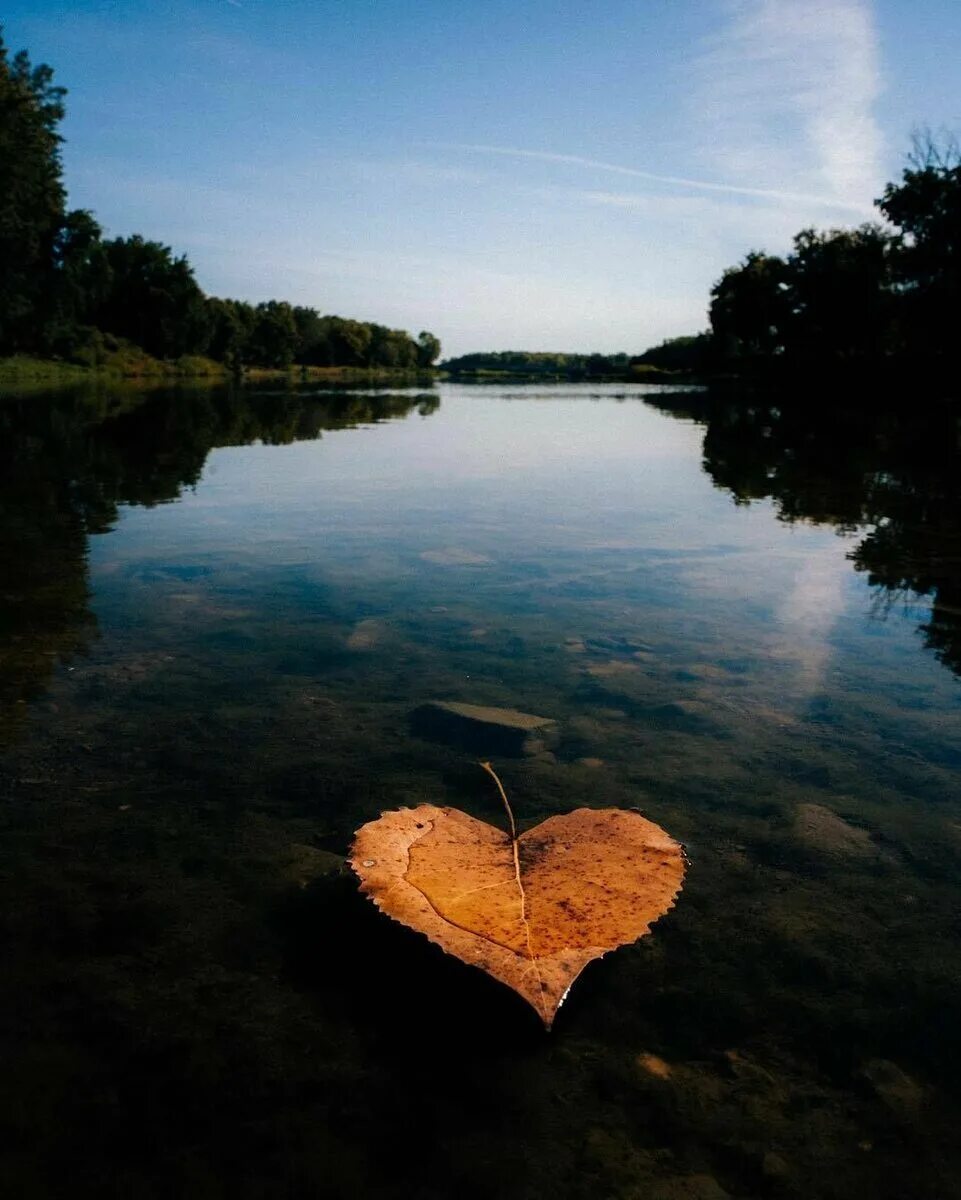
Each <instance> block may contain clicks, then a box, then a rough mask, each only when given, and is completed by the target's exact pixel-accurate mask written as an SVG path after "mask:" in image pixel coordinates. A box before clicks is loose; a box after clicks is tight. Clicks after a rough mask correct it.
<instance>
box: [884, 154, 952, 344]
mask: <svg viewBox="0 0 961 1200" xmlns="http://www.w3.org/2000/svg"><path fill="white" fill-rule="evenodd" d="M878 206H879V208H880V209H881V211H882V212H883V213H884V215H885V216H886V217H887V219H888V220H889V221H890V222H891V223H892V224H893V225H895V226H897V227H898V229H899V230H900V244H899V253H898V255H897V257H896V260H895V262H894V270H895V273H896V280H897V286H898V289H899V292H900V298H901V312H902V325H903V330H904V335H905V338H906V340H907V342H908V343H909V345H910V347H911V348H912V350H913V352H914V353H915V354H919V355H922V356H925V357H928V356H930V357H933V358H935V359H940V358H944V357H946V356H947V355H948V354H949V353H953V352H954V338H955V337H956V336H957V329H958V317H959V312H961V154H959V151H958V149H957V147H956V145H954V144H953V143H950V142H949V143H948V144H947V145H946V146H944V147H939V146H938V145H937V144H936V143H935V142H934V141H933V140H932V139H931V138H930V137H923V138H922V139H919V140H918V141H917V142H916V145H915V152H914V154H913V156H912V159H911V162H910V165H909V167H908V169H907V170H905V171H904V173H903V174H902V176H901V182H900V183H898V184H894V183H889V184H888V186H887V187H886V188H885V190H884V195H883V196H882V197H881V199H880V201H879V202H878Z"/></svg>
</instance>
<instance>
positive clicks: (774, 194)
mask: <svg viewBox="0 0 961 1200" xmlns="http://www.w3.org/2000/svg"><path fill="white" fill-rule="evenodd" d="M447 148H448V149H451V150H462V151H466V152H468V153H471V154H492V155H501V156H503V157H505V158H526V159H535V160H537V161H539V162H551V163H559V164H562V165H564V166H571V167H579V168H583V169H586V170H591V171H604V172H607V173H610V174H614V175H625V176H629V177H630V178H633V179H645V180H647V181H648V182H649V183H658V184H664V185H667V186H670V187H681V188H690V189H694V190H697V191H702V192H714V193H720V194H724V195H729V196H745V197H750V198H752V199H756V200H774V201H778V202H781V203H786V204H793V205H798V204H801V205H807V206H811V205H813V206H816V207H819V208H828V209H837V210H841V211H849V212H857V213H859V214H861V215H863V214H864V213H865V212H866V211H869V209H868V207H867V206H866V205H865V204H864V203H849V202H848V201H846V200H843V199H840V198H838V197H833V196H825V195H812V194H810V193H806V192H793V191H784V190H782V189H780V188H762V187H749V186H746V185H741V184H733V183H715V182H712V181H710V180H706V179H689V178H686V177H685V176H680V175H659V174H656V173H655V172H653V171H642V170H640V169H639V168H637V167H627V166H624V165H622V164H620V163H610V162H603V161H601V160H599V159H595V158H583V157H582V156H581V155H579V154H556V153H552V152H550V151H546V150H526V149H521V148H519V147H515V146H488V145H482V144H474V143H460V142H457V143H452V144H450V145H449V146H448V147H447Z"/></svg>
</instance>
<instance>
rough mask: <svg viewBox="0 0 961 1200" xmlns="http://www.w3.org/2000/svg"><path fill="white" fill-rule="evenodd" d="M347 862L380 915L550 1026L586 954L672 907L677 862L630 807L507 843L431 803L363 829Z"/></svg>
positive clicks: (507, 838)
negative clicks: (497, 985)
mask: <svg viewBox="0 0 961 1200" xmlns="http://www.w3.org/2000/svg"><path fill="white" fill-rule="evenodd" d="M491 774H493V772H491ZM495 779H496V776H495ZM505 804H506V798H505ZM508 813H510V808H509V806H508ZM511 824H512V826H513V817H512V818H511ZM350 861H351V866H352V867H353V868H354V870H355V871H356V873H357V874H358V875H359V876H360V879H361V891H363V892H365V893H366V894H367V895H368V896H369V897H370V898H371V899H372V900H373V901H374V903H375V904H376V905H377V906H378V908H380V909H381V910H382V911H383V912H385V913H386V914H387V915H388V916H390V917H393V918H394V919H395V920H396V921H400V922H401V923H402V924H404V925H407V926H409V927H410V928H411V929H416V930H417V931H418V932H420V933H423V934H425V935H426V936H427V937H428V938H430V940H431V941H432V942H436V943H437V944H438V945H439V946H440V947H441V948H442V949H444V950H446V951H447V952H448V953H450V954H454V955H456V956H457V957H458V958H460V959H462V960H463V961H464V962H466V963H470V964H471V965H472V966H475V967H480V968H481V970H483V971H486V972H487V973H488V975H492V976H493V977H494V978H495V979H498V980H500V982H501V983H505V984H507V986H508V987H511V988H513V989H514V991H515V992H517V993H518V994H519V995H521V996H523V997H524V999H525V1000H527V1001H528V1003H529V1004H531V1005H532V1006H533V1007H534V1008H535V1009H536V1011H537V1013H538V1015H539V1016H540V1017H541V1019H542V1020H543V1022H544V1024H545V1026H546V1027H547V1028H548V1029H550V1027H551V1024H552V1022H553V1020H554V1016H555V1015H556V1013H557V1010H558V1008H560V1006H561V1003H562V1001H563V1000H564V997H565V996H566V995H567V993H568V991H569V990H570V987H571V984H572V983H573V982H574V980H575V979H576V978H577V976H578V975H579V974H580V973H581V971H583V969H584V968H585V967H586V966H587V964H588V963H589V962H590V961H591V960H592V959H595V958H600V956H601V955H603V954H606V953H607V952H608V951H609V950H613V949H614V948H615V947H617V946H622V945H624V944H626V943H628V942H633V941H636V940H637V939H638V938H639V937H642V936H643V935H644V934H646V933H648V932H649V931H650V927H651V925H652V924H653V923H654V922H655V921H656V920H657V919H658V917H660V916H662V915H663V914H664V913H665V912H667V911H668V909H669V908H671V906H672V905H673V903H674V899H675V897H676V896H677V894H678V892H679V891H680V889H681V884H682V881H683V878H684V867H685V862H684V854H683V850H682V848H681V846H680V845H679V844H678V843H677V842H675V841H674V839H673V838H671V837H669V836H668V834H666V833H665V832H664V830H663V829H661V828H659V827H658V826H657V825H655V824H653V822H651V821H648V820H646V819H645V818H644V817H642V816H641V815H640V814H639V813H636V812H630V811H624V810H622V809H616V808H607V809H589V808H579V809H577V810H576V811H574V812H571V813H567V814H566V815H564V816H558V817H551V818H549V819H548V820H547V821H544V822H543V823H542V824H541V825H537V826H535V827H534V828H533V829H529V830H527V832H526V833H523V834H521V835H520V837H518V838H517V839H516V840H515V839H514V838H512V837H511V835H510V834H507V833H504V832H503V831H502V830H500V829H496V828H495V827H494V826H493V825H488V824H487V823H486V822H485V821H478V820H477V819H476V818H475V817H471V816H468V815H467V814H466V813H463V812H459V811H458V810H457V809H456V808H439V807H437V806H436V805H433V804H421V805H418V807H417V808H401V809H398V810H396V811H394V812H387V813H384V814H383V816H381V817H380V819H379V820H377V821H371V822H369V823H368V824H367V825H364V826H363V827H362V828H361V829H359V830H358V831H357V835H356V837H355V839H354V844H353V847H352V849H351V856H350Z"/></svg>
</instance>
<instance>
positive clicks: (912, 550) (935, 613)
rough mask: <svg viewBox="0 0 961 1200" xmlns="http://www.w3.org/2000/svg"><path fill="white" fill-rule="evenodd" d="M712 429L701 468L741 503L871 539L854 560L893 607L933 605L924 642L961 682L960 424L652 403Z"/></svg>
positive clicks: (737, 402)
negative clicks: (924, 600) (903, 602)
mask: <svg viewBox="0 0 961 1200" xmlns="http://www.w3.org/2000/svg"><path fill="white" fill-rule="evenodd" d="M649 403H652V404H654V405H656V407H658V408H660V409H661V410H662V411H664V412H668V413H671V414H673V415H675V416H682V417H686V418H688V419H693V420H695V421H697V422H699V423H701V424H703V425H704V427H705V433H704V469H705V471H706V472H707V473H708V475H709V476H710V478H711V479H712V481H713V482H714V484H715V485H716V486H717V487H718V488H723V489H726V490H727V491H729V492H730V493H731V495H732V496H733V497H734V500H735V503H737V504H749V503H750V502H751V501H753V500H762V499H768V498H770V499H771V500H773V501H774V503H775V506H776V511H777V514H778V517H779V518H780V519H781V520H783V521H787V522H795V521H807V522H812V523H814V524H818V525H833V526H835V527H836V528H837V529H838V530H840V531H844V532H847V533H860V534H863V536H862V537H861V539H860V541H859V542H858V543H857V545H856V546H855V548H854V549H853V550H852V551H851V553H850V555H849V557H850V559H851V562H852V564H853V566H854V569H855V570H856V571H862V572H865V573H866V574H867V577H868V580H869V581H870V583H871V584H872V585H873V586H875V587H877V588H880V589H883V591H884V603H885V604H886V605H887V604H893V603H896V602H897V600H898V599H899V598H905V599H914V598H916V597H921V596H924V597H930V598H931V613H930V617H929V618H928V620H927V621H926V622H925V623H924V624H923V625H922V626H921V631H922V632H923V634H924V637H925V642H926V645H927V646H928V648H929V649H931V650H933V651H934V653H935V654H936V655H937V657H938V658H939V659H940V661H941V662H943V663H944V665H945V666H947V667H949V668H950V669H951V670H952V671H954V672H956V673H957V674H961V417H959V416H958V413H957V410H956V408H953V407H952V406H950V405H947V404H932V403H927V402H925V401H924V400H921V401H920V402H918V403H917V404H914V403H911V402H906V401H905V399H904V398H903V397H902V398H900V401H899V403H898V404H897V406H896V407H884V406H883V405H879V406H878V407H876V408H873V409H865V408H860V407H859V408H848V407H846V406H845V405H844V403H843V401H841V400H837V401H834V402H832V403H830V404H827V403H825V402H823V401H820V402H818V403H803V402H801V403H798V401H797V399H796V398H794V397H792V398H791V400H790V401H789V402H785V403H783V404H781V403H778V402H776V401H775V400H773V399H772V398H770V397H767V396H756V397H751V398H744V397H733V398H732V397H730V396H725V395H721V394H717V393H703V394H689V395H685V396H684V397H675V396H657V397H653V398H651V399H649Z"/></svg>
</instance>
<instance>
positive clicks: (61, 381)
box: [0, 348, 435, 390]
mask: <svg viewBox="0 0 961 1200" xmlns="http://www.w3.org/2000/svg"><path fill="white" fill-rule="evenodd" d="M232 378H233V375H232V373H231V372H230V371H229V370H228V369H227V368H226V367H225V366H224V365H223V363H218V362H214V361H213V359H210V358H202V357H200V356H198V355H188V356H186V357H184V358H179V359H175V360H172V361H161V360H160V359H156V358H151V357H150V355H148V354H144V353H143V352H142V351H140V350H136V349H133V348H130V349H127V348H125V349H122V350H118V351H114V352H112V353H110V354H108V355H106V356H105V357H104V359H103V361H102V362H99V363H97V365H95V366H81V365H79V364H78V363H72V362H66V361H64V360H63V359H46V358H31V357H29V356H27V355H15V356H14V357H12V358H0V387H7V388H17V389H18V390H19V389H24V388H59V387H73V386H76V385H77V384H84V383H95V382H98V381H108V382H112V381H118V380H127V381H130V382H131V383H163V382H166V381H176V380H184V381H186V380H194V381H205V380H209V381H210V382H218V381H222V382H228V381H229V380H231V379H232ZM434 378H435V374H434V372H433V371H391V370H367V369H364V368H361V367H304V366H296V365H295V366H291V367H289V368H286V369H284V368H272V367H248V368H247V369H246V370H245V371H244V373H243V376H242V380H241V381H242V382H243V383H272V382H276V383H286V382H291V383H296V382H303V383H311V382H313V383H320V384H324V383H326V384H330V385H335V384H352V383H353V384H365V385H367V386H377V385H381V386H385V385H392V386H404V385H411V386H412V385H420V384H425V383H431V382H432V381H433V380H434Z"/></svg>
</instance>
